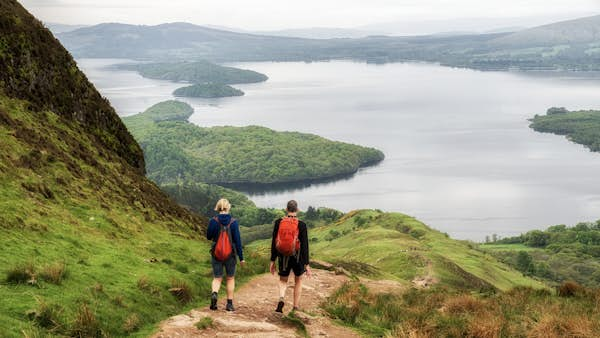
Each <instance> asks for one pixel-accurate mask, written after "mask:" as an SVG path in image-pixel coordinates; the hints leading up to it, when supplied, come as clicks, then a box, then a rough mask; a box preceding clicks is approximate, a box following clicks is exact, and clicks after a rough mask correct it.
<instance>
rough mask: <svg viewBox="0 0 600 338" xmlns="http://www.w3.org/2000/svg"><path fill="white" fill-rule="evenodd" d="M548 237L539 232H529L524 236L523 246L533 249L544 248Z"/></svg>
mask: <svg viewBox="0 0 600 338" xmlns="http://www.w3.org/2000/svg"><path fill="white" fill-rule="evenodd" d="M549 237H550V235H548V234H547V233H545V232H543V231H540V230H533V231H529V232H528V233H527V234H525V238H526V242H525V244H527V245H529V246H535V247H544V246H546V245H547V244H548V239H549Z"/></svg>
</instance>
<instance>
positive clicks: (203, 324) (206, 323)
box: [195, 317, 214, 330]
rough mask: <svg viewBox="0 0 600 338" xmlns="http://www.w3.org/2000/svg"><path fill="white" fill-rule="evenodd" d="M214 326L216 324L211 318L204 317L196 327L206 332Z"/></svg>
mask: <svg viewBox="0 0 600 338" xmlns="http://www.w3.org/2000/svg"><path fill="white" fill-rule="evenodd" d="M213 325H214V323H213V320H212V318H211V317H204V318H202V319H200V320H199V321H198V322H197V323H196V325H195V326H196V328H197V329H198V330H206V329H208V328H211V327H213Z"/></svg>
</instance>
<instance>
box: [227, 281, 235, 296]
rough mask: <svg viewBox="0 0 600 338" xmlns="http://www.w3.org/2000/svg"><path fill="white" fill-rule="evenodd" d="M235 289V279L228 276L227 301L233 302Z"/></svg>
mask: <svg viewBox="0 0 600 338" xmlns="http://www.w3.org/2000/svg"><path fill="white" fill-rule="evenodd" d="M234 289H235V277H233V276H231V277H229V276H227V299H228V300H229V299H231V300H233V290H234Z"/></svg>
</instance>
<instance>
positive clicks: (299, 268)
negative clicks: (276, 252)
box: [278, 256, 306, 277]
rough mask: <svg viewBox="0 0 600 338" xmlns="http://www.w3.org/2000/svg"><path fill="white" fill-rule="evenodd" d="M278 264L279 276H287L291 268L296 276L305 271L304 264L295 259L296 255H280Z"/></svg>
mask: <svg viewBox="0 0 600 338" xmlns="http://www.w3.org/2000/svg"><path fill="white" fill-rule="evenodd" d="M284 260H287V264H284V263H286V262H284ZM278 264H279V276H281V277H287V276H289V275H290V272H292V270H294V275H295V276H296V277H300V276H302V275H303V274H304V273H305V272H306V269H304V265H303V264H301V263H299V262H298V260H297V259H296V257H281V256H279V260H278ZM284 265H285V269H284Z"/></svg>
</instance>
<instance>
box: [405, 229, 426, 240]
mask: <svg viewBox="0 0 600 338" xmlns="http://www.w3.org/2000/svg"><path fill="white" fill-rule="evenodd" d="M409 234H410V235H411V236H412V237H414V238H416V239H419V238H421V237H423V236H425V230H422V229H412V230H410V232H409Z"/></svg>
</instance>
